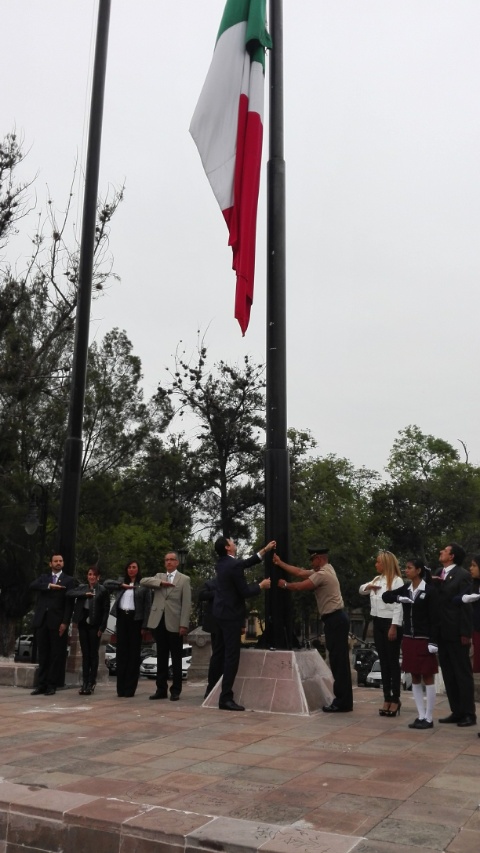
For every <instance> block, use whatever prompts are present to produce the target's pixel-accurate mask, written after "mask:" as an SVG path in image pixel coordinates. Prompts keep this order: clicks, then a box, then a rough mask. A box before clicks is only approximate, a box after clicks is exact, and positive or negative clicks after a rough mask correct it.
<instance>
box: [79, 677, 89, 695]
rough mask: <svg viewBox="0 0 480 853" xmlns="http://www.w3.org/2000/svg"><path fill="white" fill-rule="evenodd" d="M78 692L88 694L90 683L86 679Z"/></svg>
mask: <svg viewBox="0 0 480 853" xmlns="http://www.w3.org/2000/svg"><path fill="white" fill-rule="evenodd" d="M78 692H79V694H80V696H88V693H89V690H88V684H87V682H86V681H84V682H83V684H82V686H81V688H80V690H79V691H78Z"/></svg>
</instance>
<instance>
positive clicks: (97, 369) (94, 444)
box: [82, 329, 164, 477]
mask: <svg viewBox="0 0 480 853" xmlns="http://www.w3.org/2000/svg"><path fill="white" fill-rule="evenodd" d="M132 349H133V348H132V344H131V342H130V341H129V340H128V338H127V335H126V332H125V331H120V330H119V329H112V331H111V332H107V334H106V335H105V337H104V338H103V341H102V342H101V343H100V344H97V343H93V344H92V345H91V346H90V348H89V357H88V373H87V377H88V379H87V382H88V387H87V391H86V395H85V412H84V424H83V426H84V452H83V464H82V476H84V475H87V476H89V477H91V476H93V475H94V474H99V473H105V472H106V471H116V472H118V471H119V469H121V468H122V467H123V468H125V467H131V465H132V463H133V461H134V459H135V456H136V454H137V453H138V452H139V451H140V450H141V448H142V447H143V445H144V444H145V441H146V439H147V437H148V436H149V435H150V434H151V433H152V432H153V431H154V429H155V428H160V429H161V428H162V426H163V423H164V418H163V419H162V418H160V421H159V420H158V418H155V414H158V412H157V411H156V410H155V411H153V412H149V409H148V407H147V405H146V404H145V403H144V400H143V389H142V387H141V384H140V383H141V380H142V368H141V362H140V359H139V358H138V356H136V355H133V353H132Z"/></svg>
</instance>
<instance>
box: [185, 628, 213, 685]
mask: <svg viewBox="0 0 480 853" xmlns="http://www.w3.org/2000/svg"><path fill="white" fill-rule="evenodd" d="M187 640H188V642H189V643H190V645H191V647H192V662H191V664H190V669H189V670H188V677H189V678H205V679H206V678H207V676H208V666H209V663H210V656H211V654H212V638H211V636H210V634H207V632H206V631H204V630H203V629H202V628H195V629H194V630H193V631H190V633H189V635H188V637H187Z"/></svg>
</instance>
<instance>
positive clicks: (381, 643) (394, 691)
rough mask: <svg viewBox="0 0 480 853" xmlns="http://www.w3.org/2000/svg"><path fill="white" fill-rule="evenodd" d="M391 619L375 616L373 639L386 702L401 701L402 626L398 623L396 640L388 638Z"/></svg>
mask: <svg viewBox="0 0 480 853" xmlns="http://www.w3.org/2000/svg"><path fill="white" fill-rule="evenodd" d="M391 624H392V620H391V619H382V618H381V617H380V616H374V617H373V639H374V642H375V648H376V650H377V652H378V658H379V660H380V669H381V672H382V684H383V698H384V699H385V702H399V701H400V681H401V671H400V646H401V643H402V634H403V631H402V628H401V627H400V626H399V625H397V626H396V628H397V638H396V640H389V639H388V631H389V629H390V627H391Z"/></svg>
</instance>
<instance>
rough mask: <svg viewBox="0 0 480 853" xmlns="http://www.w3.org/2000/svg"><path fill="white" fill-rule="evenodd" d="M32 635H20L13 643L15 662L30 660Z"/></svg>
mask: <svg viewBox="0 0 480 853" xmlns="http://www.w3.org/2000/svg"><path fill="white" fill-rule="evenodd" d="M32 647H33V634H20V636H19V637H18V638H17V642H16V643H15V657H16V658H17V660H30V659H31V657H32Z"/></svg>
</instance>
